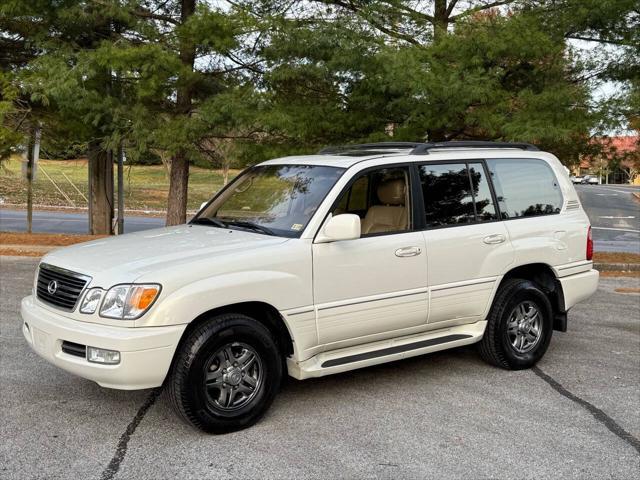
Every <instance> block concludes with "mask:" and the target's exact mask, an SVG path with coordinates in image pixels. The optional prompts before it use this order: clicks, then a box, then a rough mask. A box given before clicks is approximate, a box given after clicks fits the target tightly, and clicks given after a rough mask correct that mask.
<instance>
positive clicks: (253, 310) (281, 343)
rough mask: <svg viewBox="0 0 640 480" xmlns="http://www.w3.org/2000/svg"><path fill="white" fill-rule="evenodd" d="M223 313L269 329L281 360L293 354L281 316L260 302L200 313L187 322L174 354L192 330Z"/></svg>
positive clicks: (239, 304)
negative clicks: (281, 357) (252, 320)
mask: <svg viewBox="0 0 640 480" xmlns="http://www.w3.org/2000/svg"><path fill="white" fill-rule="evenodd" d="M224 313H239V314H242V315H246V316H248V317H251V318H253V319H254V320H256V321H258V322H260V323H261V324H263V325H264V326H265V327H267V328H268V329H269V331H270V332H271V333H272V335H273V336H274V338H275V339H276V342H277V343H278V348H279V349H280V351H281V352H282V355H283V360H284V359H285V358H286V357H288V356H290V355H291V354H293V338H292V336H291V332H290V331H289V328H288V327H287V325H286V323H285V321H284V319H283V318H282V315H281V314H280V312H279V311H278V309H277V308H275V307H274V306H273V305H270V304H268V303H266V302H260V301H250V302H240V303H233V304H230V305H224V306H220V307H215V308H212V309H210V310H207V311H206V312H203V313H201V314H200V315H198V316H197V317H196V318H194V319H193V320H192V321H191V322H189V324H188V325H187V328H185V330H184V332H182V337H181V338H180V341H179V342H178V346H177V348H176V353H177V352H178V351H180V348H181V347H182V344H183V342H184V341H185V339H186V338H187V337H188V336H189V334H190V333H191V332H192V331H193V330H194V329H196V328H197V327H199V326H200V325H202V324H203V323H204V322H206V321H207V320H209V319H210V318H211V317H214V316H217V315H222V314H224ZM175 356H176V354H175V353H174V358H175Z"/></svg>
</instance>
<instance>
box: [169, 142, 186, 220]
mask: <svg viewBox="0 0 640 480" xmlns="http://www.w3.org/2000/svg"><path fill="white" fill-rule="evenodd" d="M188 186H189V159H188V158H187V156H186V155H185V154H184V152H183V151H180V152H178V153H176V154H175V155H174V156H173V158H172V159H171V170H170V172H169V198H168V199H167V202H168V203H167V222H166V224H167V226H169V225H181V224H183V223H186V221H187V187H188Z"/></svg>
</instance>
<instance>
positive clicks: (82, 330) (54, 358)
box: [20, 296, 187, 390]
mask: <svg viewBox="0 0 640 480" xmlns="http://www.w3.org/2000/svg"><path fill="white" fill-rule="evenodd" d="M20 314H21V315H22V319H23V321H24V324H23V326H22V333H23V334H24V337H25V338H26V340H27V342H28V343H29V345H30V346H31V348H33V349H34V350H35V352H36V353H37V354H38V355H40V356H41V357H42V358H44V359H45V360H47V361H48V362H50V363H52V364H54V365H56V366H58V367H60V368H62V369H64V370H66V371H68V372H71V373H73V374H75V375H79V376H80V377H83V378H86V379H89V380H93V381H94V382H97V383H98V384H99V385H100V386H103V387H108V388H117V389H121V390H138V389H142V388H153V387H159V386H160V385H162V382H163V381H164V379H165V377H166V375H167V372H168V371H169V367H170V365H171V360H172V359H173V354H174V352H175V350H176V347H177V345H178V342H179V341H180V337H181V336H182V333H183V332H184V330H185V328H186V327H187V326H186V325H171V326H164V327H146V328H127V327H113V326H108V325H97V324H94V323H84V322H79V321H77V320H72V319H70V318H67V317H65V316H63V315H59V314H56V313H53V312H51V311H49V310H45V309H44V308H42V307H40V306H38V305H36V303H35V302H34V299H33V296H29V297H26V298H24V299H23V300H22V304H21V307H20ZM63 341H68V342H73V343H78V344H81V345H87V346H91V347H98V348H104V349H108V350H117V351H119V352H120V363H119V364H117V365H102V364H97V363H90V362H88V361H87V360H86V359H84V358H81V357H77V356H74V355H70V354H67V353H65V352H63V351H62V342H63Z"/></svg>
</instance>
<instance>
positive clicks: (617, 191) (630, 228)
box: [576, 185, 640, 253]
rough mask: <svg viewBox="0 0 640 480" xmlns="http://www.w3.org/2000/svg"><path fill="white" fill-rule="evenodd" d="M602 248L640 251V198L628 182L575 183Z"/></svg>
mask: <svg viewBox="0 0 640 480" xmlns="http://www.w3.org/2000/svg"><path fill="white" fill-rule="evenodd" d="M576 190H577V191H578V195H579V196H580V201H581V202H582V206H583V207H584V209H585V211H586V212H587V215H589V220H591V228H592V231H593V239H594V241H595V249H596V251H599V252H631V253H640V201H639V200H638V199H636V198H634V196H633V193H634V192H637V193H640V187H637V186H629V185H576Z"/></svg>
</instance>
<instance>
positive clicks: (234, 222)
mask: <svg viewBox="0 0 640 480" xmlns="http://www.w3.org/2000/svg"><path fill="white" fill-rule="evenodd" d="M227 225H233V226H234V227H240V228H246V229H248V230H253V231H254V232H260V233H264V234H266V235H271V236H275V235H276V234H275V233H274V232H273V230H271V229H270V228H267V227H263V226H262V225H258V224H257V223H253V222H245V221H242V220H229V221H228V222H227Z"/></svg>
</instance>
